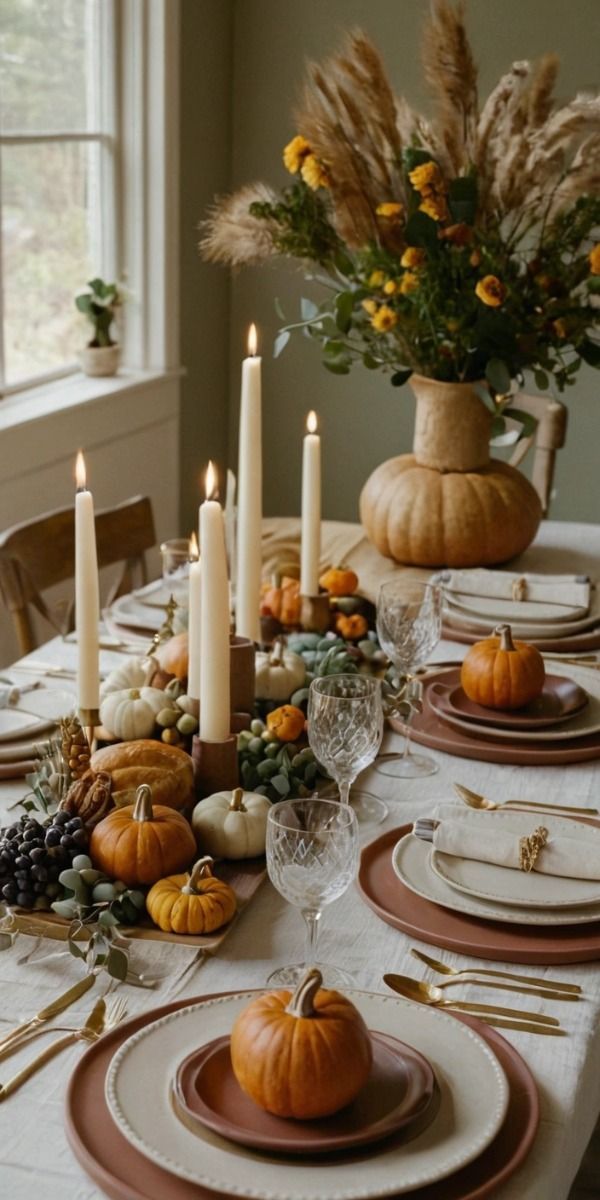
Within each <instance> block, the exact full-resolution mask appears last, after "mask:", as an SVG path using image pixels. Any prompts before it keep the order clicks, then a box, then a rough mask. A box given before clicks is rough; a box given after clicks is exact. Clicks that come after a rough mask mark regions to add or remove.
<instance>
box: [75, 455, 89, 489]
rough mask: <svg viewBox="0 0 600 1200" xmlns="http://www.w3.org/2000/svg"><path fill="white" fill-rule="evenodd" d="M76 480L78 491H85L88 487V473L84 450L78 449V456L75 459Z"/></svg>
mask: <svg viewBox="0 0 600 1200" xmlns="http://www.w3.org/2000/svg"><path fill="white" fill-rule="evenodd" d="M75 482H76V484H77V491H78V492H84V491H85V487H86V475H85V459H84V457H83V451H82V450H78V452H77V458H76V459H75Z"/></svg>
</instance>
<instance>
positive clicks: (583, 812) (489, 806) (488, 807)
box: [452, 783, 598, 817]
mask: <svg viewBox="0 0 600 1200" xmlns="http://www.w3.org/2000/svg"><path fill="white" fill-rule="evenodd" d="M452 787H453V788H454V791H455V792H456V795H457V796H459V797H460V799H461V800H463V801H464V803H465V804H467V805H468V806H469V808H476V809H477V808H479V809H484V810H485V811H486V812H493V811H494V810H495V809H503V808H519V809H526V808H539V809H542V810H543V811H544V812H546V813H553V812H555V813H556V815H557V816H558V817H560V816H562V814H563V813H578V814H579V815H580V816H586V817H597V816H598V809H597V808H575V807H574V806H573V805H572V804H551V803H550V802H548V804H542V803H541V801H540V800H505V801H504V804H498V803H497V801H496V800H488V798H487V796H480V795H479V792H472V791H471V789H470V788H468V787H464V786H463V784H462V783H453V784H452Z"/></svg>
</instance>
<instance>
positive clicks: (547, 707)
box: [434, 669, 588, 732]
mask: <svg viewBox="0 0 600 1200" xmlns="http://www.w3.org/2000/svg"><path fill="white" fill-rule="evenodd" d="M444 676H445V678H444V685H443V686H444V692H443V695H442V694H441V693H440V694H439V702H438V703H436V702H435V701H434V707H435V708H436V709H437V711H439V712H440V713H441V714H442V715H443V713H444V711H448V712H450V713H452V714H453V715H454V716H455V717H459V718H461V719H462V720H463V721H469V722H471V723H473V724H474V725H484V726H485V725H488V726H498V728H502V729H515V730H517V731H519V732H522V731H524V730H528V729H531V730H533V731H535V730H536V729H547V728H548V727H551V726H553V725H560V724H561V723H562V722H563V721H568V720H570V718H571V717H572V716H574V715H575V713H578V712H579V711H580V709H582V708H584V707H585V705H586V704H587V702H588V696H587V692H586V691H585V688H582V687H581V686H580V685H579V684H578V683H575V680H574V679H567V678H566V676H564V675H546V678H545V679H544V687H543V690H542V693H541V695H540V696H537V697H536V699H535V700H532V701H531V702H530V703H529V704H526V705H524V707H523V708H516V709H513V710H512V711H510V710H508V709H499V708H484V707H483V705H482V704H475V702H474V701H473V700H469V697H468V696H467V694H466V692H464V691H463V689H462V687H461V685H460V669H457V670H456V671H446V672H444Z"/></svg>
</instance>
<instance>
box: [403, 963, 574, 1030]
mask: <svg viewBox="0 0 600 1200" xmlns="http://www.w3.org/2000/svg"><path fill="white" fill-rule="evenodd" d="M383 982H384V983H386V984H387V986H388V987H389V988H391V990H392V991H393V992H397V993H398V995H399V996H404V998H405V999H406V1000H414V1001H416V1003H417V1004H427V1005H430V1006H431V1007H432V1008H449V1009H454V1011H456V1012H464V1013H471V1014H472V1016H474V1017H476V1016H477V1017H481V1020H483V1021H487V1023H488V1024H489V1025H497V1026H499V1027H500V1028H504V1029H520V1030H524V1031H525V1032H527V1033H545V1034H548V1035H549V1036H553V1037H564V1036H565V1033H566V1031H565V1030H564V1029H562V1028H561V1026H560V1022H559V1021H557V1020H556V1018H555V1017H548V1016H546V1015H545V1014H544V1013H533V1012H528V1011H527V1010H526V1009H516V1008H500V1007H499V1006H498V1005H496V1004H469V1003H467V1001H464V1000H446V999H445V997H443V996H442V994H441V992H440V989H439V988H436V987H434V986H430V985H427V984H423V983H419V981H418V980H416V979H409V978H408V977H407V976H406V975H384V976H383ZM436 993H439V996H438V995H436ZM498 1018H504V1019H502V1020H499V1019H498Z"/></svg>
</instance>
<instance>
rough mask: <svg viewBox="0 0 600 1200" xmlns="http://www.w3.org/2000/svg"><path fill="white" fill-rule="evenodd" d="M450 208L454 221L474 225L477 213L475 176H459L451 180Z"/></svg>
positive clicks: (449, 191) (449, 189) (449, 192)
mask: <svg viewBox="0 0 600 1200" xmlns="http://www.w3.org/2000/svg"><path fill="white" fill-rule="evenodd" d="M448 207H449V209H450V212H451V214H452V218H453V220H454V221H460V222H464V223H465V224H466V225H472V224H473V222H474V220H475V214H476V212H477V179H476V177H475V176H474V175H459V176H458V177H457V178H456V179H453V180H451V183H450V186H449V188H448Z"/></svg>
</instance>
